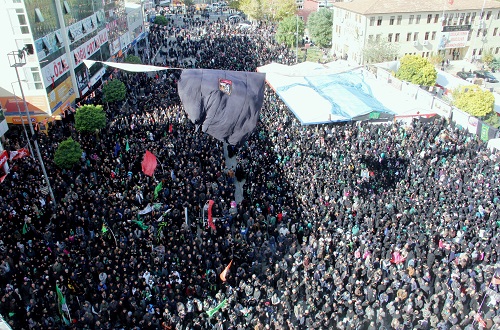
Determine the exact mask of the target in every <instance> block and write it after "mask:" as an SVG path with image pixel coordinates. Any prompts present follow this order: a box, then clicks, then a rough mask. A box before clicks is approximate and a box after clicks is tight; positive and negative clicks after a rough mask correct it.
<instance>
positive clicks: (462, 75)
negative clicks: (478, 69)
mask: <svg viewBox="0 0 500 330" xmlns="http://www.w3.org/2000/svg"><path fill="white" fill-rule="evenodd" d="M457 76H458V77H459V78H462V79H463V80H467V81H471V80H472V79H474V78H475V77H476V75H475V74H474V73H472V72H468V71H460V72H457Z"/></svg>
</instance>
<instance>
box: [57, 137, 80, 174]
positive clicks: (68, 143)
mask: <svg viewBox="0 0 500 330" xmlns="http://www.w3.org/2000/svg"><path fill="white" fill-rule="evenodd" d="M81 157H82V148H81V147H80V143H78V142H76V141H74V140H73V139H72V138H69V139H67V140H64V141H62V142H61V143H59V146H58V147H57V150H56V152H55V154H54V163H55V164H56V165H57V166H59V167H60V168H65V169H70V168H72V167H73V165H75V164H76V163H78V162H79V161H80V159H81Z"/></svg>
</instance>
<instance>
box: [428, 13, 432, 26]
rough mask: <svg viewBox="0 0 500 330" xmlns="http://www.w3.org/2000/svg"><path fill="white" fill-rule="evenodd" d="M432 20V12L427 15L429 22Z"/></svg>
mask: <svg viewBox="0 0 500 330" xmlns="http://www.w3.org/2000/svg"><path fill="white" fill-rule="evenodd" d="M431 21H432V14H429V15H427V24H429V23H430V22H431Z"/></svg>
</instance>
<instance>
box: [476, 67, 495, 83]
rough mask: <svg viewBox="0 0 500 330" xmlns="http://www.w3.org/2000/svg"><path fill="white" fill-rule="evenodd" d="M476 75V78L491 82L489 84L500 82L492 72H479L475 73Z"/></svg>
mask: <svg viewBox="0 0 500 330" xmlns="http://www.w3.org/2000/svg"><path fill="white" fill-rule="evenodd" d="M474 74H475V75H476V77H478V78H482V79H484V80H485V81H486V82H489V83H497V82H498V80H497V78H496V77H495V76H494V75H492V74H491V72H489V71H484V70H478V71H474Z"/></svg>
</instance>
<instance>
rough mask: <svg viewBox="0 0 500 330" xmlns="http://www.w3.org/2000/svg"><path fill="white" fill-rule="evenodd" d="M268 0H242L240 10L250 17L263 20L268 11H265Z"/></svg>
mask: <svg viewBox="0 0 500 330" xmlns="http://www.w3.org/2000/svg"><path fill="white" fill-rule="evenodd" d="M265 7H266V0H241V1H240V10H241V11H243V12H244V13H245V14H246V15H247V16H248V17H250V18H252V19H255V20H258V21H260V20H263V19H264V18H265V17H267V16H268V15H267V14H268V13H266V11H265Z"/></svg>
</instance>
